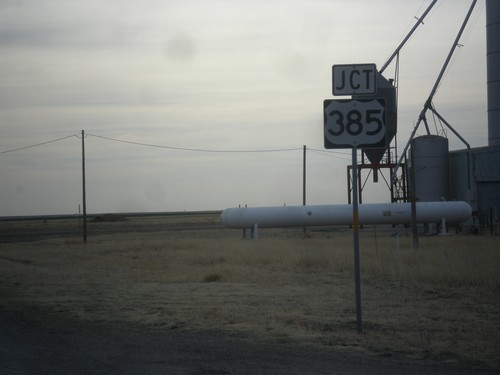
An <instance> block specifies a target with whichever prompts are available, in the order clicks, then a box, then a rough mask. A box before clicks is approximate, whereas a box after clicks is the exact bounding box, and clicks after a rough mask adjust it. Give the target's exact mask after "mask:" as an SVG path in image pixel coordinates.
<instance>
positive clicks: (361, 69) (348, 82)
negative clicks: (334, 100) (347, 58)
mask: <svg viewBox="0 0 500 375" xmlns="http://www.w3.org/2000/svg"><path fill="white" fill-rule="evenodd" d="M376 75H377V69H376V67H375V64H350V65H333V66H332V79H333V86H332V87H333V89H332V91H333V95H374V94H376V92H377V85H376Z"/></svg>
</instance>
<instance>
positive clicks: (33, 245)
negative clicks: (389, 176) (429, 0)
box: [0, 214, 500, 369]
mask: <svg viewBox="0 0 500 375" xmlns="http://www.w3.org/2000/svg"><path fill="white" fill-rule="evenodd" d="M217 222H218V217H217V216H216V215H213V214H212V215H198V216H196V215H194V216H190V215H185V216H172V217H147V218H130V219H129V220H127V221H125V222H103V223H89V237H88V243H87V244H83V243H82V240H81V238H80V237H76V236H68V235H66V236H63V237H60V238H57V237H56V238H50V239H43V240H38V241H29V242H11V243H0V272H1V275H2V276H1V278H0V292H1V296H2V299H1V301H2V302H1V304H2V305H3V306H8V307H9V309H11V310H15V309H19V310H21V309H23V308H24V307H29V306H36V307H37V308H39V309H41V310H43V311H45V312H47V313H50V314H53V315H54V316H61V317H64V318H69V319H79V320H86V321H98V322H113V323H116V322H120V323H125V324H128V325H136V326H140V327H144V329H154V330H172V329H179V330H204V331H206V330H218V331H223V332H226V333H227V334H229V335H236V336H238V337H243V338H248V339H251V340H263V341H266V342H278V343H279V342H295V343H297V344H298V345H305V346H308V347H314V348H317V349H318V350H326V351H335V352H341V353H346V354H348V355H354V356H356V355H360V356H365V357H373V358H377V357H391V358H394V359H401V360H418V361H422V362H439V363H447V364H450V365H457V366H464V367H472V368H476V367H478V368H489V369H499V368H500V345H499V344H500V299H499V291H500V273H499V271H498V270H499V268H500V267H499V265H500V246H499V241H500V238H498V237H492V236H472V235H465V234H463V235H455V234H453V235H449V236H422V237H421V238H420V247H419V249H418V250H414V249H413V248H412V240H411V236H410V235H409V233H410V232H409V231H407V230H406V229H404V228H399V229H398V228H379V229H378V230H377V232H375V231H374V228H372V227H371V228H365V229H363V230H362V232H361V234H360V247H361V277H362V286H361V288H362V303H363V323H364V332H363V333H362V334H358V333H356V330H355V327H356V324H355V303H354V276H353V245H352V232H351V231H350V230H349V229H348V228H334V229H329V230H321V231H320V230H317V231H314V230H312V229H311V230H310V231H309V232H308V233H307V234H306V235H304V233H303V232H302V229H294V230H291V229H282V230H276V229H275V230H264V229H261V231H260V237H261V238H260V239H259V240H257V241H244V240H241V232H240V231H238V230H227V229H223V228H221V227H217V226H216V224H217ZM76 225H77V223H76V222H60V223H58V222H48V223H45V224H43V223H0V227H2V228H3V230H4V231H16V230H21V228H22V229H23V230H29V227H30V226H33V227H37V228H38V227H40V226H46V227H50V228H51V230H53V229H54V228H55V227H56V226H76ZM16 228H17V229H16ZM106 228H108V229H110V230H111V229H113V228H114V229H117V228H119V229H120V231H119V232H114V233H112V234H106ZM146 228H147V229H148V230H145V229H146ZM395 232H398V233H399V237H395V236H392V235H391V234H394V233H395Z"/></svg>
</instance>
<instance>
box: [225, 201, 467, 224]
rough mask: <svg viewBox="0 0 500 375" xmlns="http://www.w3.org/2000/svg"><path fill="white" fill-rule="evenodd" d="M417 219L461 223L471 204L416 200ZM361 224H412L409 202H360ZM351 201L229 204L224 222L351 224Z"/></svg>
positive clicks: (424, 221)
mask: <svg viewBox="0 0 500 375" xmlns="http://www.w3.org/2000/svg"><path fill="white" fill-rule="evenodd" d="M416 207H417V208H416V212H417V222H418V223H433V222H438V221H440V220H441V219H443V218H444V219H446V221H448V222H450V223H460V222H463V221H466V220H467V219H469V218H470V217H471V215H472V208H471V206H470V205H469V204H468V203H466V202H419V203H417V204H416ZM358 214H359V224H361V225H363V224H409V223H411V204H410V203H370V204H360V205H359V208H358ZM352 215H353V212H352V205H350V204H336V205H312V206H278V207H251V208H246V207H245V208H228V209H226V210H224V211H222V214H221V222H222V225H224V226H225V227H227V228H251V227H252V226H253V225H254V224H258V226H259V227H260V228H273V227H274V228H275V227H302V226H323V225H349V224H352Z"/></svg>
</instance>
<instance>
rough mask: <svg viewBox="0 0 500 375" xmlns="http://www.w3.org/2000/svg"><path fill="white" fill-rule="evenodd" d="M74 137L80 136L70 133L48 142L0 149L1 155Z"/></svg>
mask: <svg viewBox="0 0 500 375" xmlns="http://www.w3.org/2000/svg"><path fill="white" fill-rule="evenodd" d="M73 137H77V138H78V136H77V135H76V134H72V135H68V136H66V137H61V138H57V139H52V140H50V141H46V142H40V143H37V144H34V145H29V146H23V147H18V148H13V149H10V150H5V151H0V155H3V154H8V153H10V152H15V151H21V150H26V149H28V148H34V147H39V146H44V145H47V144H49V143H55V142H59V141H63V140H65V139H68V138H73Z"/></svg>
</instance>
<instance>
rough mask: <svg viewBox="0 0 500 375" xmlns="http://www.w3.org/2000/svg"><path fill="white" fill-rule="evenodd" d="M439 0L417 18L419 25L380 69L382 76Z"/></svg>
mask: <svg viewBox="0 0 500 375" xmlns="http://www.w3.org/2000/svg"><path fill="white" fill-rule="evenodd" d="M436 2H437V0H433V2H432V3H431V4H430V5H429V6H428V7H427V9H426V10H425V12H424V13H423V14H422V16H421V17H420V18H417V21H418V22H417V23H416V24H415V25H413V28H412V29H411V30H410V32H409V33H408V34H407V35H406V37H405V38H404V39H403V41H402V42H401V43H400V44H399V46H398V47H397V48H396V50H395V51H394V52H393V53H392V55H391V57H389V59H388V60H387V61H386V63H385V64H384V66H382V68H380V70H379V72H380V74H382V73H383V71H384V70H385V68H387V67H388V66H389V64H390V63H391V61H392V60H393V59H394V57H396V56H397V55H398V53H399V51H401V48H403V46H404V45H405V44H406V42H407V41H408V39H410V37H411V35H412V34H413V32H414V31H415V30H416V29H417V27H418V26H419V25H420V24H423V23H424V18H425V16H427V13H429V12H430V10H431V9H432V7H433V6H434V4H436Z"/></svg>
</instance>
